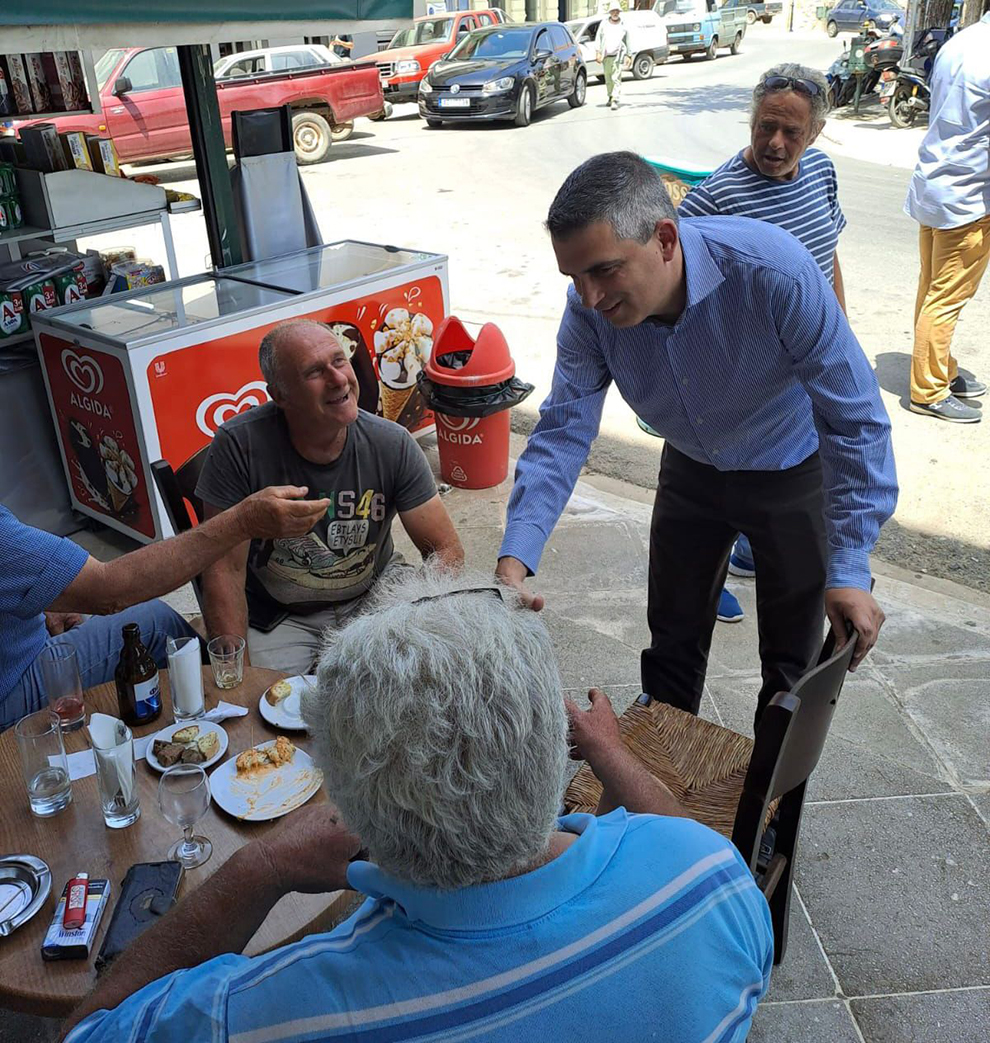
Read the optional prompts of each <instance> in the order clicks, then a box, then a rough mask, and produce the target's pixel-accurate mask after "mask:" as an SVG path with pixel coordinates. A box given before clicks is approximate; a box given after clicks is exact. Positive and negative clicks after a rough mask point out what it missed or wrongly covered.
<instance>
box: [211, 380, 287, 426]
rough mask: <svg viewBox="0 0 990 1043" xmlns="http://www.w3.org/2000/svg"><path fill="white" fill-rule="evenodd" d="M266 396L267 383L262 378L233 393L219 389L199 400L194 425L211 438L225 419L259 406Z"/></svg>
mask: <svg viewBox="0 0 990 1043" xmlns="http://www.w3.org/2000/svg"><path fill="white" fill-rule="evenodd" d="M268 398H269V395H268V391H267V385H266V384H265V382H264V381H263V380H252V381H251V383H250V384H245V385H244V387H242V388H240V389H239V390H238V391H235V392H234V393H233V394H229V393H228V392H226V391H221V392H220V393H219V394H216V395H210V397H209V398H204V399H203V401H202V402H200V404H199V407H198V408H197V410H196V426H197V427H198V428H199V429H200V431H202V432H203V434H204V435H206V437H207V438H212V437H213V436H214V435H215V434H216V433H217V428H218V427H219V426H220V425H221V424H222V423H223V422H224V421H225V420H229V419H230V418H231V417H232V416H237V414H238V413H243V412H244V411H245V410H247V409H251V408H253V407H254V406H260V405H261V404H262V403H264V402H267V401H268Z"/></svg>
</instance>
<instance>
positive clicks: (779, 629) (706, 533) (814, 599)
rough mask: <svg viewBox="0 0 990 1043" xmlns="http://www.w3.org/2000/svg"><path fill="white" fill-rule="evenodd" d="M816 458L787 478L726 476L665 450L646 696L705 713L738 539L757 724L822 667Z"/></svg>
mask: <svg viewBox="0 0 990 1043" xmlns="http://www.w3.org/2000/svg"><path fill="white" fill-rule="evenodd" d="M823 507H824V500H823V495H822V467H821V461H820V460H819V457H818V454H817V453H813V454H812V455H811V456H809V457H808V459H807V460H805V461H804V462H803V463H800V464H798V465H797V466H796V467H791V468H789V469H787V470H785V471H718V470H716V469H715V468H714V467H709V466H708V465H706V464H700V463H697V462H696V461H694V460H692V459H691V458H690V457H688V456H685V455H684V454H683V453H681V452H679V451H678V450H676V449H674V448H673V446H671V445H665V446H664V450H663V456H662V457H661V464H660V479H659V483H658V485H657V497H656V501H655V502H654V505H653V521H652V523H651V525H650V587H649V601H648V608H647V616H648V619H649V624H650V634H651V637H652V643H651V645H650V647H649V648H647V649H645V650H644V651H643V656H642V663H641V669H642V677H643V691H644V692H647V693H648V694H649V695H651V696H652V697H653V698H655V699H658V700H660V701H661V702H664V703H669V704H671V705H672V706H676V707H678V708H679V709H682V710H687V711H688V712H690V713H695V714H696V713H697V712H698V707H699V706H700V705H701V696H702V693H703V691H704V687H705V672H706V670H707V667H708V651H709V649H710V648H711V643H712V630H713V629H714V627H715V614H716V611H717V610H718V598H719V594H720V592H721V590H722V585H723V584H724V582H725V573H726V569H727V567H728V563H729V553H730V551H731V549H732V542H733V540H734V538H735V535H736V533H737V532H742V533H745V534H746V535H747V536H748V537H749V542H750V544H751V546H752V548H753V560H754V562H755V563H756V606H757V621H758V625H759V635H760V661H761V663H762V667H763V669H762V674H763V685H762V687H761V689H760V693H759V697H758V700H757V710H756V717H755V721H756V722H758V721H759V717H760V714H761V713H762V712H763V708H764V707H765V706H766V704H767V703H768V702H769V701H770V700H771V699H772V698H773V697H774V696H775V695H776V694H777V693H778V692H786V691H789V690H790V688H791V687H792V686H793V685H794V683H795V682H796V681H797V680H798V678H799V677H800V676H801V675H802V674H803V673H804V672H805V671H806V670H807V669H808V667H809V666H810V665H811V664H812V663H813V662H814V661H815V660H816V658H817V656H818V653H819V651H820V649H821V644H822V637H823V631H824V619H825V568H826V561H827V558H826V540H825V518H824V513H823Z"/></svg>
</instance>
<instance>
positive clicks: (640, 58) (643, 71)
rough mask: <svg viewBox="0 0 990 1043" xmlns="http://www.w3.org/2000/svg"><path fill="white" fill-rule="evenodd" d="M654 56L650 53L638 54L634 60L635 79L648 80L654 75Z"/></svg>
mask: <svg viewBox="0 0 990 1043" xmlns="http://www.w3.org/2000/svg"><path fill="white" fill-rule="evenodd" d="M653 65H654V61H653V56H652V55H650V54H637V55H636V60H635V61H634V62H633V67H632V74H633V79H634V80H648V79H649V78H650V77H651V76H652V75H653Z"/></svg>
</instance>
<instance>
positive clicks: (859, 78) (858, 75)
mask: <svg viewBox="0 0 990 1043" xmlns="http://www.w3.org/2000/svg"><path fill="white" fill-rule="evenodd" d="M862 89H863V74H862V73H861V72H858V73H856V95H855V98H854V100H853V112H854V113H855V114H856V115H857V116H858V115H859V97H860V92H861V91H862Z"/></svg>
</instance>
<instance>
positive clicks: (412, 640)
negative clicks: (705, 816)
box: [69, 570, 773, 1043]
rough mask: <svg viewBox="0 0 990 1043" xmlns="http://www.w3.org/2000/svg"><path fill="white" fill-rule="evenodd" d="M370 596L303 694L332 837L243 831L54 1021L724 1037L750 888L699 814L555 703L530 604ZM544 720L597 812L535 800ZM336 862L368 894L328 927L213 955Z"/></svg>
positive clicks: (759, 963) (107, 1031)
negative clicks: (252, 835)
mask: <svg viewBox="0 0 990 1043" xmlns="http://www.w3.org/2000/svg"><path fill="white" fill-rule="evenodd" d="M374 607H375V611H373V612H368V613H366V614H364V615H362V616H360V617H358V618H356V619H355V620H353V621H352V622H350V623H349V624H348V625H347V626H346V627H344V628H343V629H342V630H340V631H339V632H338V633H337V634H336V636H335V638H334V641H333V643H332V645H330V646H329V647H328V648H327V650H326V651H325V652H324V654H323V657H322V659H321V661H320V667H319V684H318V688H317V691H315V692H313V693H312V694H310V695H309V696H307V697H305V698H304V704H303V715H304V717H305V719H306V722H307V724H308V726H309V729H310V743H311V745H310V751H311V752H312V754H313V756H314V757H315V759H316V761H317V763H319V765H320V767H321V768H322V769H323V772H324V776H325V780H326V788H327V792H328V794H329V795H330V797H331V799H332V800H333V801H334V802H335V804H336V806H337V808H338V809H339V813H340V815H341V816H342V820H343V822H344V823H346V826H347V829H348V830H350V831H351V834H356V835H357V836H353V835H350V834H348V833H347V832H345V831H344V829H343V828H342V827H341V826H340V825H337V824H336V823H335V822H334V821H333V820H332V818H331V816H330V809H328V808H327V807H326V806H323V807H320V806H316V807H310V808H306V809H302V810H300V811H296V812H294V813H293V814H292V815H291V816H290V817H289V819H288V821H287V823H286V824H285V826H284V827H283V830H282V831H281V832H276V833H271V834H267V835H265V836H264V837H263V838H262V839H259V840H256V841H254V842H252V843H251V844H249V845H248V846H247V847H245V848H243V849H242V850H241V851H239V852H238V853H237V854H236V855H234V856H233V857H232V858H231V860H230V861H229V862H228V863H227V864H226V865H225V866H223V867H222V868H221V869H220V870H219V871H218V872H217V873H216V875H215V876H214V877H213V878H212V879H211V880H210V881H209V882H208V883H206V884H204V885H203V886H202V887H200V889H199V890H198V891H197V892H196V893H195V895H193V896H192V897H191V898H190V899H188V900H186V901H184V902H183V903H182V904H180V906H179V907H178V909H177V910H176V911H175V912H173V913H170V914H169V916H167V917H166V918H165V919H164V920H163V921H162V922H161V923H159V924H158V925H156V926H155V927H153V928H152V929H151V930H150V931H148V932H147V933H146V934H144V935H142V937H141V938H140V939H138V940H137V941H136V942H135V943H134V944H133V945H132V946H131V948H130V949H129V950H128V957H127V959H126V960H119V961H118V962H117V964H116V965H115V966H114V967H113V968H112V969H111V971H110V973H109V975H107V976H106V978H105V979H103V980H101V982H100V984H99V985H98V986H97V989H96V991H95V993H94V994H93V995H92V996H91V997H90V998H89V999H88V1000H87V1001H85V1003H84V1004H83V1005H82V1006H81V1007H80V1009H79V1010H78V1011H77V1012H76V1013H75V1015H74V1016H73V1018H72V1019H71V1022H70V1023H75V1022H78V1021H79V1020H80V1019H81V1018H83V1017H86V1020H85V1021H83V1022H82V1024H78V1025H77V1027H76V1028H75V1030H74V1031H73V1032H72V1033H71V1034H70V1037H69V1038H70V1040H71V1043H84V1041H85V1043H88V1041H95V1040H101V1041H106V1040H123V1039H127V1040H132V1041H152V1040H154V1041H158V1040H162V1041H165V1040H168V1041H172V1040H177V1039H181V1040H182V1041H183V1043H198V1041H204V1043H205V1041H206V1040H211V1041H212V1040H215V1039H224V1040H226V1039H231V1040H245V1041H246V1040H266V1041H273V1043H274V1041H298V1043H302V1041H303V1040H305V1041H315V1040H337V1039H341V1040H343V1039H347V1040H367V1041H368V1043H373V1041H378V1040H394V1041H401V1040H414V1039H426V1038H429V1039H431V1040H441V1039H443V1040H454V1039H460V1040H465V1039H474V1040H491V1041H499V1043H510V1041H511V1043H528V1041H533V1043H537V1041H539V1043H543V1041H545V1040H550V1039H560V1040H572V1039H573V1040H603V1041H604V1040H622V1041H623V1043H634V1041H637V1040H644V1041H645V1040H652V1041H664V1040H666V1041H671V1043H673V1041H681V1040H685V1041H686V1040H702V1039H710V1040H720V1041H726V1043H728V1041H730V1040H732V1041H739V1040H743V1039H745V1038H746V1035H747V1032H748V1030H749V1025H750V1021H751V1018H752V1015H753V1011H754V1010H755V1007H756V1004H757V1002H758V1001H759V999H760V998H761V997H762V996H763V995H764V993H765V992H766V989H767V987H768V984H769V977H770V968H771V964H772V959H773V937H772V930H771V924H770V915H769V910H768V908H767V905H766V902H765V901H764V899H763V896H762V894H761V893H760V892H759V890H758V889H757V887H756V885H755V883H754V882H753V878H752V875H751V874H750V872H749V870H748V868H747V866H746V864H745V862H744V861H743V859H742V858H741V857H740V855H739V853H738V852H737V851H736V849H735V848H734V847H733V846H732V845H731V844H730V843H729V842H728V841H727V840H726V839H725V838H724V837H722V836H720V835H718V834H717V833H715V832H713V831H712V830H710V829H708V828H707V827H706V826H703V825H701V824H699V823H697V822H694V821H692V820H690V819H687V818H682V817H675V816H678V815H679V807H678V805H677V803H676V801H675V800H674V798H673V796H672V795H671V794H670V792H669V791H668V790H666V789H665V788H664V787H663V786H662V785H661V784H660V783H659V782H657V780H656V779H654V778H653V776H652V775H650V774H649V772H648V771H647V770H646V769H645V768H644V767H643V766H642V765H641V764H640V763H639V762H638V761H637V760H636V759H635V758H634V757H633V756H632V754H631V753H630V752H629V751H628V750H627V749H626V748H625V746H624V745H623V744H622V741H621V739H620V738H619V731H618V724H617V721H616V717H615V714H614V713H613V711H612V708H611V704H610V703H609V701H608V698H607V697H606V696H605V695H604V694H603V693H601V692H598V691H595V690H593V691H592V693H591V700H592V702H591V709H590V710H588V711H583V710H580V709H578V707H577V706H576V705H574V704H573V703H567V705H566V709H565V700H564V697H563V694H562V692H561V682H560V676H559V674H558V672H557V666H556V663H555V661H554V655H553V647H552V643H551V640H550V636H549V634H548V633H547V630H546V628H545V627H544V625H543V623H542V622H541V620H540V617H539V616H537V615H536V614H535V613H533V612H530V611H527V610H525V609H524V608H523V607H522V602H521V600H520V598H519V596H518V594H517V593H516V592H515V591H513V590H511V589H510V588H505V587H496V586H492V582H491V580H490V579H486V578H484V577H471V576H462V577H460V578H459V579H456V578H453V577H451V576H450V574H449V573H442V572H437V571H432V570H431V571H429V572H428V573H427V574H426V575H425V576H420V575H418V574H414V575H413V576H412V577H410V578H400V579H399V580H398V581H397V582H396V583H394V584H393V583H391V582H388V583H386V584H383V585H382V587H381V588H380V589H379V591H378V592H377V594H376V597H375V606H374ZM568 714H569V715H570V737H569V736H568ZM569 741H570V742H571V743H572V744H574V745H575V746H576V747H577V749H578V750H579V752H580V753H581V754H582V755H583V756H584V757H585V758H586V759H587V760H588V762H589V763H590V764H591V766H592V767H593V769H594V770H595V772H596V773H597V774H598V776H599V778H600V779H601V781H602V782H603V784H604V793H603V797H602V805H601V806H600V808H599V817H595V816H592V815H583V814H576V815H569V816H565V817H563V818H558V813H559V809H560V806H561V799H562V795H563V793H564V788H565V785H566V781H567V777H568V771H567V758H568V742H569ZM357 837H360V840H358V839H357ZM362 845H363V847H364V848H365V849H366V860H365V859H362V860H352V859H354V857H355V856H356V855H357V854H358V850H359V848H360V847H361V846H362ZM349 860H352V861H350V863H349ZM348 885H349V886H350V887H352V888H354V889H355V890H357V891H361V892H363V893H364V894H365V895H366V896H367V900H366V901H365V902H364V904H363V905H362V906H361V907H360V909H358V911H357V912H356V913H355V914H354V915H353V916H352V917H351V918H350V919H349V920H347V921H346V922H345V923H343V924H342V925H341V926H339V927H338V928H336V929H335V930H333V931H331V932H330V933H328V934H318V935H314V936H311V937H308V938H305V939H303V940H302V941H299V942H296V943H293V944H291V945H287V946H285V947H284V948H282V949H279V950H277V951H275V952H271V953H268V954H266V955H263V956H257V957H253V958H248V957H245V956H241V955H234V954H235V953H239V952H240V951H241V950H242V948H243V947H244V945H245V944H246V943H247V941H248V939H249V938H250V937H251V934H252V933H253V931H254V930H255V928H256V927H257V926H258V925H259V924H260V923H261V922H262V921H263V920H264V918H265V916H266V915H267V913H268V911H269V909H270V908H271V907H272V906H273V905H274V903H275V902H276V901H278V899H279V898H280V897H281V896H282V895H283V894H285V893H287V892H289V891H293V890H295V891H319V890H333V889H334V888H339V887H343V886H348ZM206 961H209V962H206ZM182 968H188V969H182ZM163 974H164V975H165V976H164V977H161V975H163ZM138 989H140V990H141V991H139V992H136V990H138ZM135 992H136V994H135V995H131V994H132V993H135ZM127 997H130V998H127ZM107 1008H115V1009H107ZM87 1015H88V1017H87Z"/></svg>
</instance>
